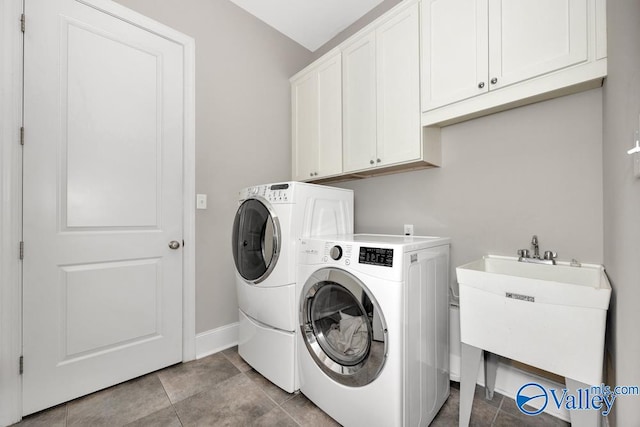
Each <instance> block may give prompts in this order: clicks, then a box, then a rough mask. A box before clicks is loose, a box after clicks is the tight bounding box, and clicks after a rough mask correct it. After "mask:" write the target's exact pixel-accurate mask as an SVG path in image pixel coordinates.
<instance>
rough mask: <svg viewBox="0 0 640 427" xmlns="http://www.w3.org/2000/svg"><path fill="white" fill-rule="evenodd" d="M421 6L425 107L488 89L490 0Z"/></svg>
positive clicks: (426, 0) (426, 1)
mask: <svg viewBox="0 0 640 427" xmlns="http://www.w3.org/2000/svg"><path fill="white" fill-rule="evenodd" d="M518 3H520V2H518ZM421 9H422V10H421V14H422V16H421V27H422V77H423V80H422V85H423V87H422V110H423V111H429V110H433V109H434V108H438V107H441V106H443V105H447V104H451V103H453V102H456V101H460V100H463V99H466V98H470V97H472V96H475V95H478V94H480V93H484V92H486V91H487V90H488V87H489V82H488V81H487V70H488V54H489V45H488V35H487V33H488V28H487V26H488V18H487V13H488V12H487V0H423V1H422V4H421Z"/></svg>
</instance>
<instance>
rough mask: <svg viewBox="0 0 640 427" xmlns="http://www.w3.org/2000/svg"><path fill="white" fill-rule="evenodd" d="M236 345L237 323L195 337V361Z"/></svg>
mask: <svg viewBox="0 0 640 427" xmlns="http://www.w3.org/2000/svg"><path fill="white" fill-rule="evenodd" d="M237 344H238V322H235V323H230V324H228V325H224V326H221V327H219V328H216V329H211V330H209V331H205V332H201V333H199V334H197V335H196V359H200V358H202V357H205V356H209V355H210V354H213V353H217V352H219V351H222V350H225V349H227V348H229V347H233V346H234V345H237Z"/></svg>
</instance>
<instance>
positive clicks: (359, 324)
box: [298, 235, 449, 427]
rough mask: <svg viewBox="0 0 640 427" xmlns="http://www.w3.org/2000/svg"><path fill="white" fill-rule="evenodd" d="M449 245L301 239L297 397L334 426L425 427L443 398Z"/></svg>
mask: <svg viewBox="0 0 640 427" xmlns="http://www.w3.org/2000/svg"><path fill="white" fill-rule="evenodd" d="M448 275H449V239H448V238H438V237H410V236H407V237H405V236H384V235H351V236H337V237H335V238H322V239H303V240H302V242H301V245H300V258H299V261H298V288H299V290H300V292H299V317H300V330H299V333H298V342H299V344H298V361H299V368H300V391H301V392H302V393H303V394H304V395H305V396H307V397H308V398H309V399H310V400H311V401H313V402H314V403H315V404H316V405H318V406H319V407H320V408H322V410H324V411H325V412H326V413H327V414H329V415H330V416H331V417H333V418H334V419H335V420H336V421H338V422H339V423H340V424H342V425H344V426H346V427H351V426H354V427H355V426H381V427H382V426H384V427H390V426H411V427H413V426H426V425H428V424H429V423H430V422H431V421H432V420H433V418H434V417H435V415H436V414H437V413H438V411H439V409H440V408H441V406H442V404H443V403H444V402H445V400H446V399H447V397H448V396H449V343H448V340H449V336H448V333H449V331H448V321H449V295H448Z"/></svg>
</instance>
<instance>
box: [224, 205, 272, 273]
mask: <svg viewBox="0 0 640 427" xmlns="http://www.w3.org/2000/svg"><path fill="white" fill-rule="evenodd" d="M269 206H270V205H269V202H267V201H266V200H265V199H263V198H262V197H254V198H250V199H247V200H245V201H244V202H243V203H242V204H241V205H240V207H239V208H238V211H237V212H236V218H235V220H234V222H233V241H232V245H233V260H234V261H235V264H236V269H237V271H238V273H239V274H240V276H242V277H243V278H244V280H246V281H247V282H249V283H260V282H262V281H263V280H264V279H266V278H267V277H268V276H269V274H270V273H271V272H272V271H273V268H274V267H275V265H276V263H277V262H278V255H279V254H280V242H281V238H280V237H281V236H280V223H279V221H278V217H277V216H276V214H275V213H274V212H273V210H272V209H270V208H269Z"/></svg>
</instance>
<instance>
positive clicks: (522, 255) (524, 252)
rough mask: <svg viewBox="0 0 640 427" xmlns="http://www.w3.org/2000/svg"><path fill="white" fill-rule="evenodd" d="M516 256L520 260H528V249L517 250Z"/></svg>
mask: <svg viewBox="0 0 640 427" xmlns="http://www.w3.org/2000/svg"><path fill="white" fill-rule="evenodd" d="M518 256H519V257H520V258H529V249H518Z"/></svg>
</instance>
